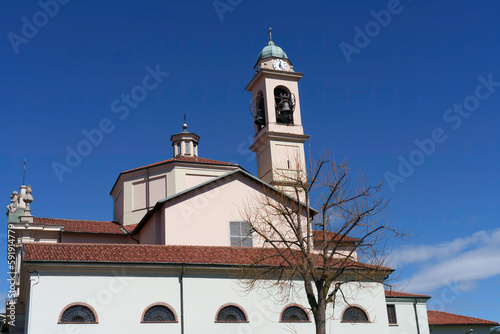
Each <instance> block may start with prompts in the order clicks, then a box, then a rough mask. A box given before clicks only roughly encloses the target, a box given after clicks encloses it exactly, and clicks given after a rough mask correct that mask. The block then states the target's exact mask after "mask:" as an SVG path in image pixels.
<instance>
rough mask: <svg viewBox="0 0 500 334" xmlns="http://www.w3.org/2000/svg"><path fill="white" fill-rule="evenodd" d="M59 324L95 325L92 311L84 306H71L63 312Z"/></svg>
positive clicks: (95, 320)
mask: <svg viewBox="0 0 500 334" xmlns="http://www.w3.org/2000/svg"><path fill="white" fill-rule="evenodd" d="M59 323H87V324H95V323H97V316H96V314H95V312H94V310H93V309H92V308H91V307H90V306H88V305H85V304H71V305H68V306H66V308H65V309H64V310H63V312H62V314H61V316H60V318H59Z"/></svg>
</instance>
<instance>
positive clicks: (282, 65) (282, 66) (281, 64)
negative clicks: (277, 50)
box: [273, 59, 288, 71]
mask: <svg viewBox="0 0 500 334" xmlns="http://www.w3.org/2000/svg"><path fill="white" fill-rule="evenodd" d="M273 68H274V69H275V70H278V71H286V70H287V69H288V64H287V62H286V61H284V60H283V59H275V60H273Z"/></svg>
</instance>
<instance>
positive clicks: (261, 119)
mask: <svg viewBox="0 0 500 334" xmlns="http://www.w3.org/2000/svg"><path fill="white" fill-rule="evenodd" d="M255 124H256V125H259V126H263V125H266V119H265V115H264V110H262V109H259V110H258V111H257V115H255Z"/></svg>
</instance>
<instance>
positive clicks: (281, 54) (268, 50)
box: [257, 40, 288, 63]
mask: <svg viewBox="0 0 500 334" xmlns="http://www.w3.org/2000/svg"><path fill="white" fill-rule="evenodd" d="M270 57H276V58H282V59H288V57H287V56H286V53H285V51H283V49H282V48H280V47H279V46H276V45H275V44H274V43H273V41H272V40H270V41H269V43H267V46H265V47H264V48H263V49H262V51H261V52H260V53H259V55H258V56H257V63H258V62H259V61H261V60H262V59H266V58H270Z"/></svg>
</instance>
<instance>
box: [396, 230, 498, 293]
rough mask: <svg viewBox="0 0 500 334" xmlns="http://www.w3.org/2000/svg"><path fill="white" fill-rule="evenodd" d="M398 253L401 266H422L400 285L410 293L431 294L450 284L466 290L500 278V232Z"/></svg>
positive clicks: (398, 262)
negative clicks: (413, 264) (484, 280)
mask: <svg viewBox="0 0 500 334" xmlns="http://www.w3.org/2000/svg"><path fill="white" fill-rule="evenodd" d="M395 254H396V256H395V263H396V264H397V265H398V266H399V267H401V266H404V265H405V264H410V263H419V264H420V266H421V269H420V270H419V271H417V272H415V273H414V274H413V275H412V276H411V277H410V278H409V279H405V280H403V281H402V282H401V286H403V287H406V288H407V289H408V291H412V292H416V293H429V292H430V291H433V290H436V289H439V288H441V287H445V286H450V285H454V286H455V288H458V289H460V290H461V291H466V290H469V289H471V288H473V287H475V286H476V282H477V281H478V280H481V279H486V278H489V277H493V276H497V275H500V229H496V230H493V231H479V232H476V233H474V234H473V235H471V236H470V237H466V238H458V239H455V240H453V241H451V242H445V243H442V244H439V245H434V246H433V245H424V246H416V247H405V248H403V249H402V250H401V251H400V252H396V253H395Z"/></svg>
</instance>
